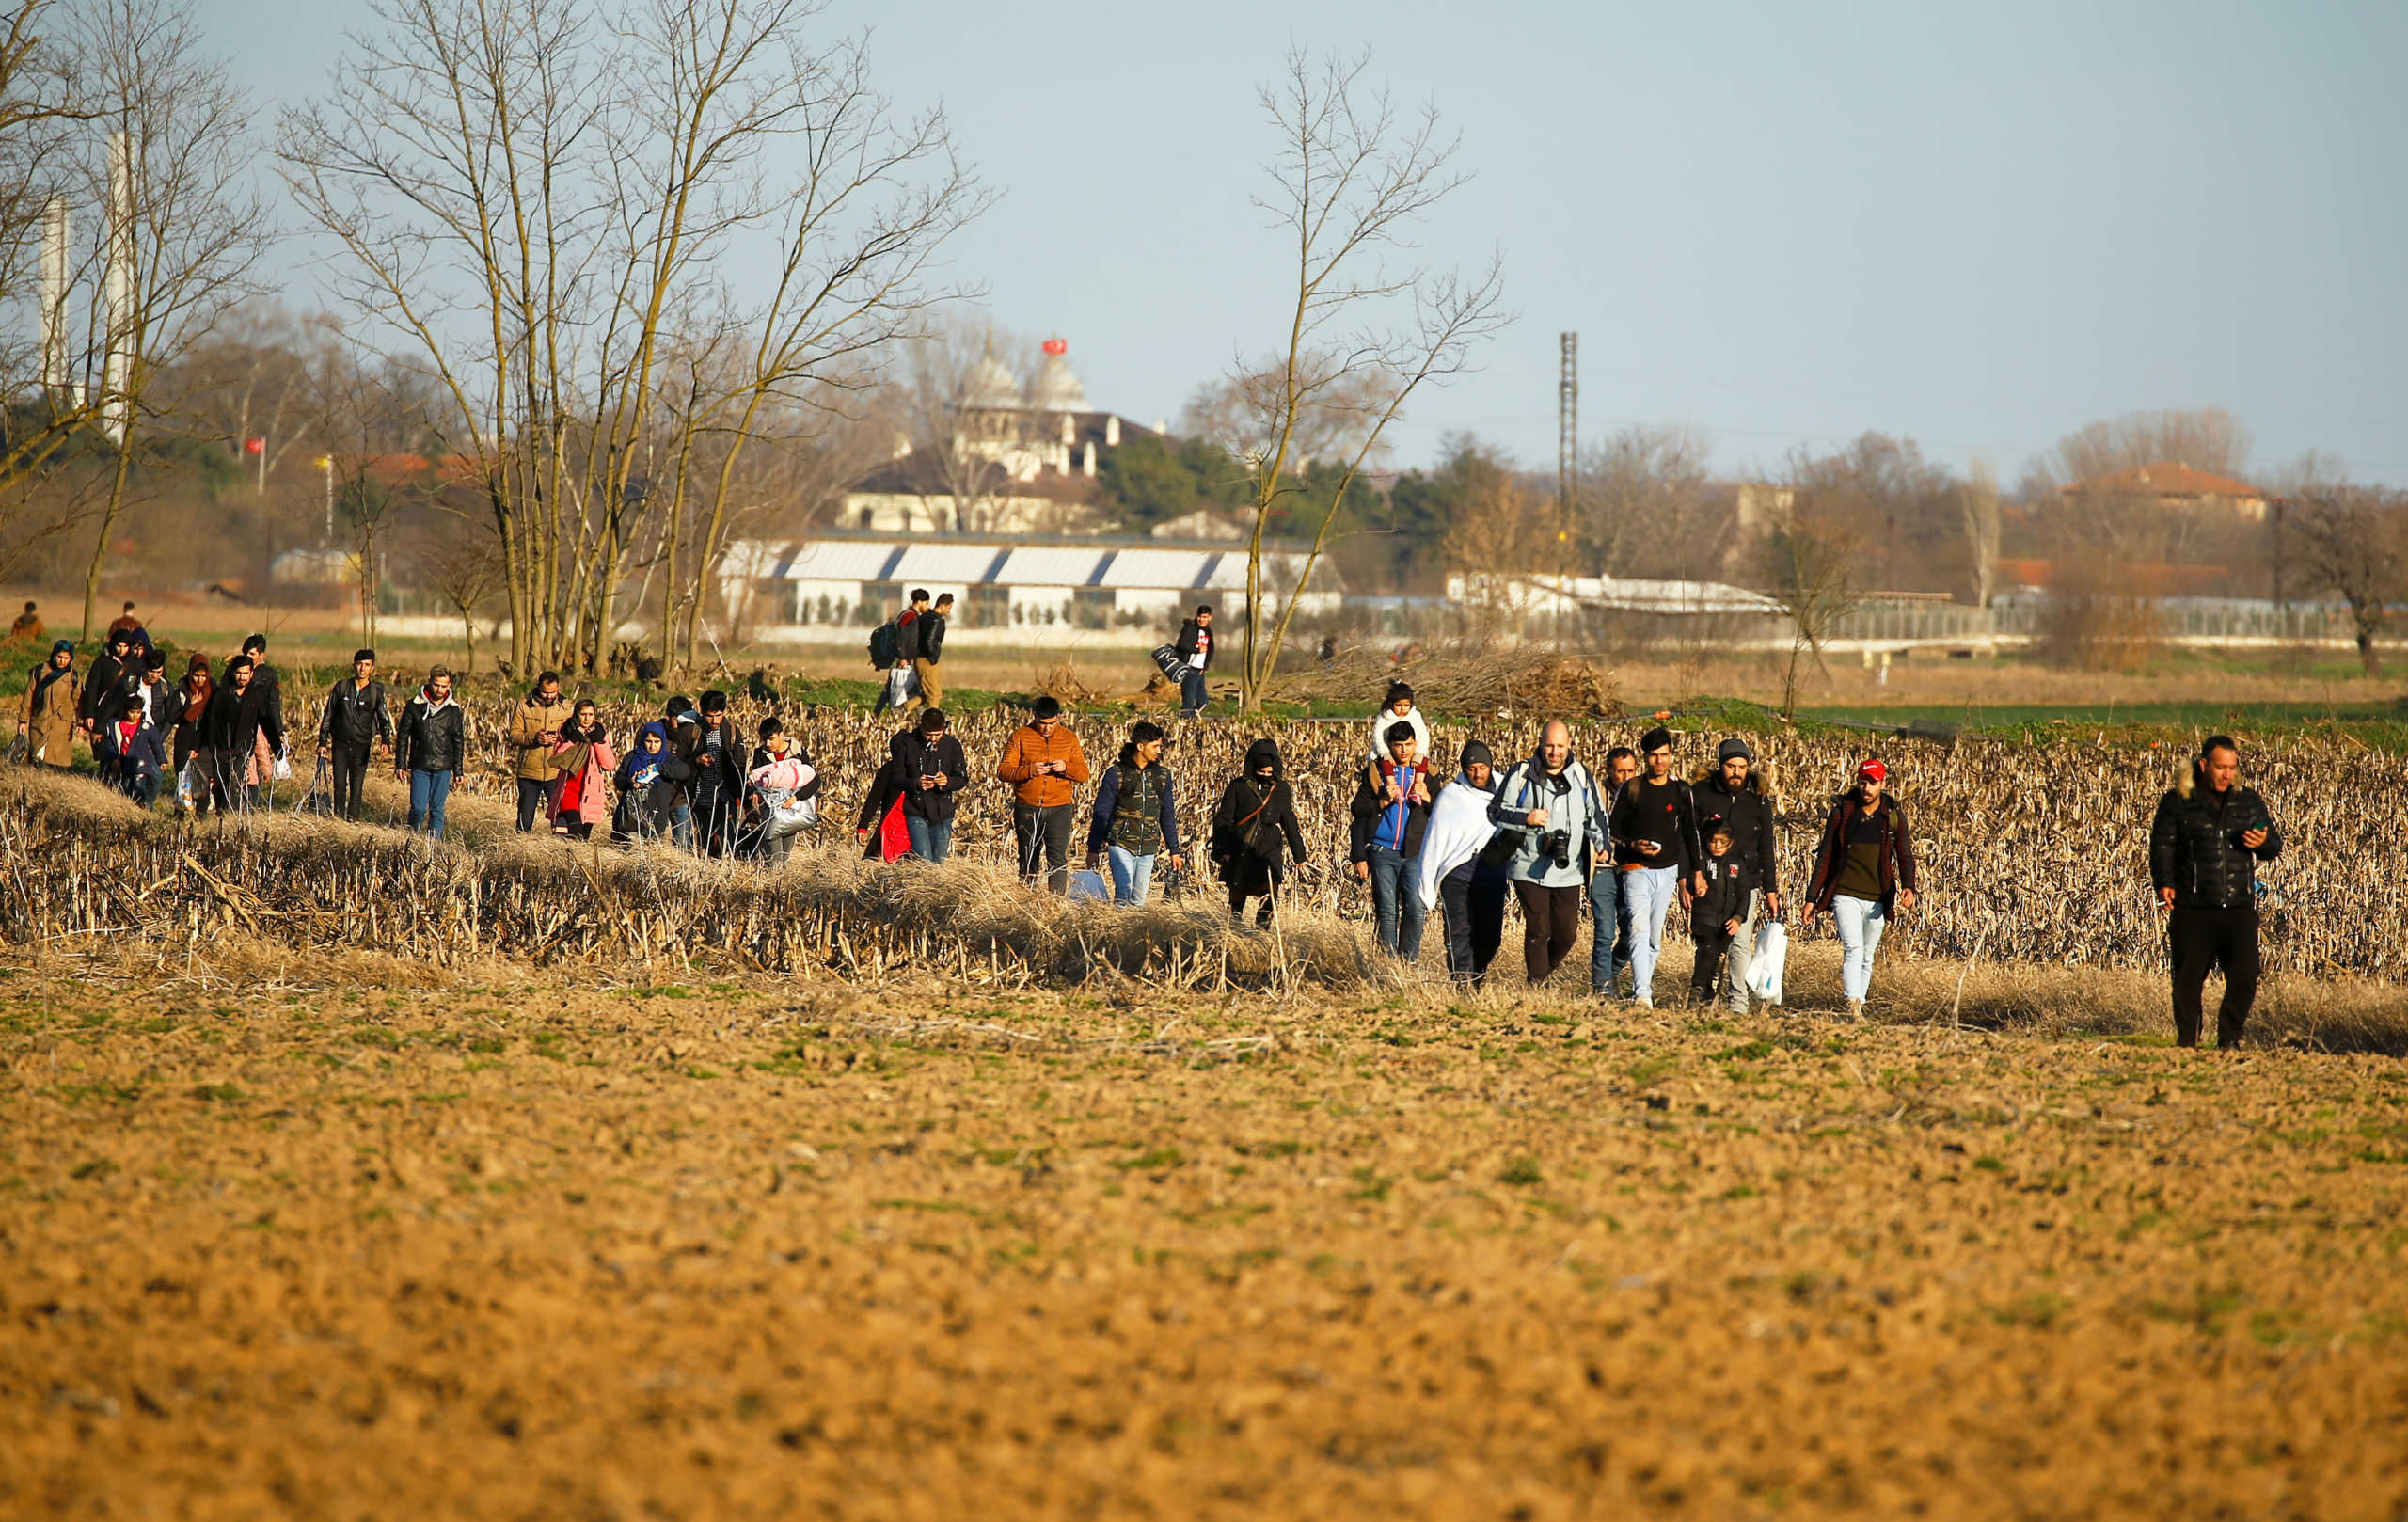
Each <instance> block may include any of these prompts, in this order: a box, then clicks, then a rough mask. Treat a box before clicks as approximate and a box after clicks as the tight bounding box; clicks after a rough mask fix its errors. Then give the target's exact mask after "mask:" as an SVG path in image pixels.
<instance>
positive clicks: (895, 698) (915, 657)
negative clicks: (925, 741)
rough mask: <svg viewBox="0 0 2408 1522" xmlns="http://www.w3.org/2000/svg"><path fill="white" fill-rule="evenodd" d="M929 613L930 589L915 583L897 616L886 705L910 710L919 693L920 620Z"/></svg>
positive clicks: (899, 711)
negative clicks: (893, 655) (893, 660)
mask: <svg viewBox="0 0 2408 1522" xmlns="http://www.w3.org/2000/svg"><path fill="white" fill-rule="evenodd" d="M927 616H928V589H927V588H926V587H913V588H912V589H911V601H910V602H909V604H908V605H907V606H906V607H905V608H904V610H903V611H901V612H900V613H897V614H896V615H895V669H894V670H893V671H892V672H890V673H888V674H887V683H886V701H887V706H888V707H890V708H893V709H894V710H895V712H897V713H903V712H907V711H909V709H910V706H911V703H912V702H913V701H914V700H915V699H917V698H918V697H919V695H920V620H922V619H924V618H926V617H927Z"/></svg>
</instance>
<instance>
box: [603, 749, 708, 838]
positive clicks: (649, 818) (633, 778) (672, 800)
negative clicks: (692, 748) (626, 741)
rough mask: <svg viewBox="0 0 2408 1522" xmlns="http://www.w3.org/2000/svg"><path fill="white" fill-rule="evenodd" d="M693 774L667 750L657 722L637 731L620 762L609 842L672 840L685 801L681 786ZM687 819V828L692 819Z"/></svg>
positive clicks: (681, 760)
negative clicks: (669, 837) (616, 804)
mask: <svg viewBox="0 0 2408 1522" xmlns="http://www.w3.org/2000/svg"><path fill="white" fill-rule="evenodd" d="M693 774H694V768H693V765H692V764H691V763H690V762H689V761H688V760H687V759H686V758H685V757H684V756H682V755H679V754H678V753H676V752H675V751H674V750H673V749H671V748H670V744H669V726H668V725H667V724H665V723H663V722H661V721H659V720H657V719H656V720H654V721H652V722H651V723H648V724H646V725H644V726H643V727H642V729H639V730H637V731H636V743H635V746H634V748H633V749H631V750H630V751H628V752H627V753H626V756H625V757H623V758H622V759H621V760H620V762H619V773H618V778H617V781H618V785H619V816H618V817H617V818H616V819H615V820H614V821H613V822H612V824H611V829H610V835H611V838H612V839H614V840H658V839H660V838H661V837H663V836H664V835H673V834H674V832H675V820H676V814H677V808H678V805H680V804H682V803H683V802H685V801H686V789H685V786H684V784H685V783H686V781H687V780H688V779H689V778H690V777H692V776H693ZM688 817H689V825H690V820H691V816H688ZM677 843H678V844H679V845H681V846H683V845H687V844H689V842H688V841H687V840H679V841H678V842H677Z"/></svg>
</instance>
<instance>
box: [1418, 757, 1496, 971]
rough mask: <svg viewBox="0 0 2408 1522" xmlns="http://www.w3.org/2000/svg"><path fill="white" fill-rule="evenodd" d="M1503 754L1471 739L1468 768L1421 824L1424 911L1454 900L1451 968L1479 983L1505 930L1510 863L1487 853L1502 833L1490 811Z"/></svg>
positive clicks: (1420, 891)
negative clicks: (1489, 859) (1496, 861)
mask: <svg viewBox="0 0 2408 1522" xmlns="http://www.w3.org/2000/svg"><path fill="white" fill-rule="evenodd" d="M1496 786H1497V771H1496V757H1495V756H1494V755H1493V754H1492V753H1490V751H1489V749H1488V747H1487V746H1485V745H1483V744H1481V742H1480V741H1478V740H1473V741H1471V742H1470V743H1469V744H1467V745H1465V747H1464V753H1463V769H1462V770H1461V771H1460V772H1458V773H1457V774H1456V776H1455V778H1454V780H1453V781H1452V782H1450V783H1449V784H1447V785H1446V786H1445V787H1444V788H1443V789H1441V790H1440V792H1439V794H1438V801H1437V802H1436V803H1435V804H1434V805H1432V807H1431V810H1430V823H1429V826H1428V828H1426V829H1425V830H1423V831H1422V832H1421V855H1420V857H1419V859H1418V862H1417V863H1416V865H1417V867H1418V872H1417V876H1416V879H1415V892H1416V893H1417V894H1418V896H1420V899H1421V909H1422V912H1423V913H1425V914H1426V913H1428V912H1430V909H1431V907H1432V906H1433V905H1434V904H1437V903H1438V902H1440V901H1441V900H1444V901H1445V903H1446V906H1447V972H1448V973H1449V975H1451V976H1452V977H1453V978H1454V979H1455V981H1457V982H1458V983H1469V984H1471V985H1472V986H1473V987H1475V988H1477V987H1479V986H1480V984H1481V983H1482V982H1483V981H1485V980H1486V978H1487V976H1488V964H1489V963H1490V962H1491V961H1493V960H1495V959H1496V957H1497V945H1498V944H1499V943H1501V942H1502V941H1503V940H1504V938H1505V896H1506V894H1507V892H1508V891H1509V889H1508V887H1507V884H1506V880H1505V869H1504V867H1503V866H1501V865H1492V864H1488V863H1485V862H1482V861H1481V859H1480V856H1481V851H1482V850H1483V849H1485V848H1487V846H1488V843H1489V842H1490V841H1491V840H1494V839H1495V838H1496V836H1497V824H1496V821H1495V820H1493V819H1491V818H1490V817H1489V816H1488V808H1489V805H1490V804H1491V803H1493V802H1495V801H1496V799H1497V794H1496V790H1495V789H1496Z"/></svg>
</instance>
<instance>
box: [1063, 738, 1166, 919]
mask: <svg viewBox="0 0 2408 1522" xmlns="http://www.w3.org/2000/svg"><path fill="white" fill-rule="evenodd" d="M1099 857H1102V858H1106V859H1108V860H1109V861H1110V862H1111V864H1112V901H1113V902H1114V903H1116V904H1121V905H1126V906H1130V907H1134V906H1136V905H1139V904H1143V903H1144V902H1145V901H1146V896H1147V893H1148V892H1149V890H1150V889H1151V887H1152V885H1153V880H1154V862H1155V861H1156V859H1157V858H1161V859H1164V860H1166V861H1168V862H1169V864H1170V867H1171V870H1172V871H1174V872H1176V871H1178V870H1179V869H1180V867H1181V866H1183V865H1185V864H1186V859H1185V858H1184V857H1182V856H1181V855H1180V851H1179V799H1178V796H1177V789H1176V788H1174V787H1173V786H1172V785H1171V775H1170V769H1169V768H1168V767H1166V766H1164V765H1163V729H1162V726H1161V725H1160V724H1156V723H1153V722H1151V721H1147V720H1143V719H1140V720H1139V721H1137V722H1136V723H1135V724H1134V725H1133V726H1131V728H1130V731H1129V742H1128V743H1127V744H1126V745H1123V746H1122V747H1120V759H1119V760H1117V761H1116V762H1114V763H1113V764H1112V765H1111V766H1109V767H1106V768H1105V769H1104V771H1103V780H1102V781H1101V783H1100V784H1098V785H1097V787H1096V793H1095V818H1094V822H1093V823H1091V824H1090V825H1089V826H1088V828H1087V868H1088V870H1089V871H1093V870H1094V869H1095V865H1096V862H1097V859H1098V858H1099Z"/></svg>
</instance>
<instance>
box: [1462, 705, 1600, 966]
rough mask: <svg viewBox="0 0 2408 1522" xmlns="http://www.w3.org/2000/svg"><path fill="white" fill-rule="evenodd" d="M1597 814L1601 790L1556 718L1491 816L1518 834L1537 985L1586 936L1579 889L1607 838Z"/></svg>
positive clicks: (1528, 955) (1517, 883) (1514, 868)
mask: <svg viewBox="0 0 2408 1522" xmlns="http://www.w3.org/2000/svg"><path fill="white" fill-rule="evenodd" d="M1596 811H1597V787H1596V784H1595V782H1594V781H1592V779H1591V777H1590V775H1589V769H1588V768H1586V767H1584V766H1582V765H1581V764H1580V762H1579V761H1578V759H1576V757H1575V756H1574V755H1573V753H1572V726H1571V725H1569V724H1567V723H1565V722H1564V721H1562V720H1560V719H1552V720H1549V721H1547V724H1546V727H1545V728H1544V729H1542V730H1540V731H1539V748H1538V753H1537V754H1535V755H1533V756H1531V757H1530V758H1529V760H1527V761H1524V762H1522V763H1521V764H1519V765H1518V766H1516V767H1514V768H1513V770H1511V771H1508V772H1507V773H1506V774H1505V777H1504V780H1503V782H1501V783H1500V784H1499V785H1497V801H1496V802H1495V803H1493V804H1491V805H1490V806H1489V811H1488V816H1489V818H1490V820H1491V821H1492V822H1494V823H1497V824H1499V825H1503V826H1506V827H1507V828H1509V829H1511V830H1513V831H1514V832H1516V833H1517V835H1518V836H1519V839H1518V842H1517V844H1516V846H1515V848H1514V851H1513V857H1512V859H1511V862H1510V863H1509V864H1508V865H1507V867H1506V876H1507V878H1508V879H1509V880H1511V881H1512V882H1513V896H1514V897H1515V898H1517V899H1519V900H1520V901H1521V905H1522V962H1523V968H1524V971H1525V972H1526V973H1527V974H1528V975H1529V980H1530V981H1531V982H1532V983H1534V984H1536V983H1544V982H1545V981H1546V980H1547V979H1548V978H1549V977H1552V976H1553V975H1555V970H1556V969H1557V968H1558V967H1560V966H1561V965H1562V963H1563V959H1564V958H1565V957H1567V956H1569V955H1571V952H1572V947H1573V943H1575V942H1576V941H1578V940H1579V938H1580V890H1581V887H1582V886H1583V884H1585V883H1586V882H1587V881H1588V880H1589V867H1590V859H1591V857H1592V855H1593V853H1594V852H1596V851H1598V850H1601V849H1603V848H1605V844H1606V840H1607V838H1608V837H1607V832H1606V821H1605V820H1604V819H1603V818H1601V817H1599V816H1598V815H1597V812H1596Z"/></svg>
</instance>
